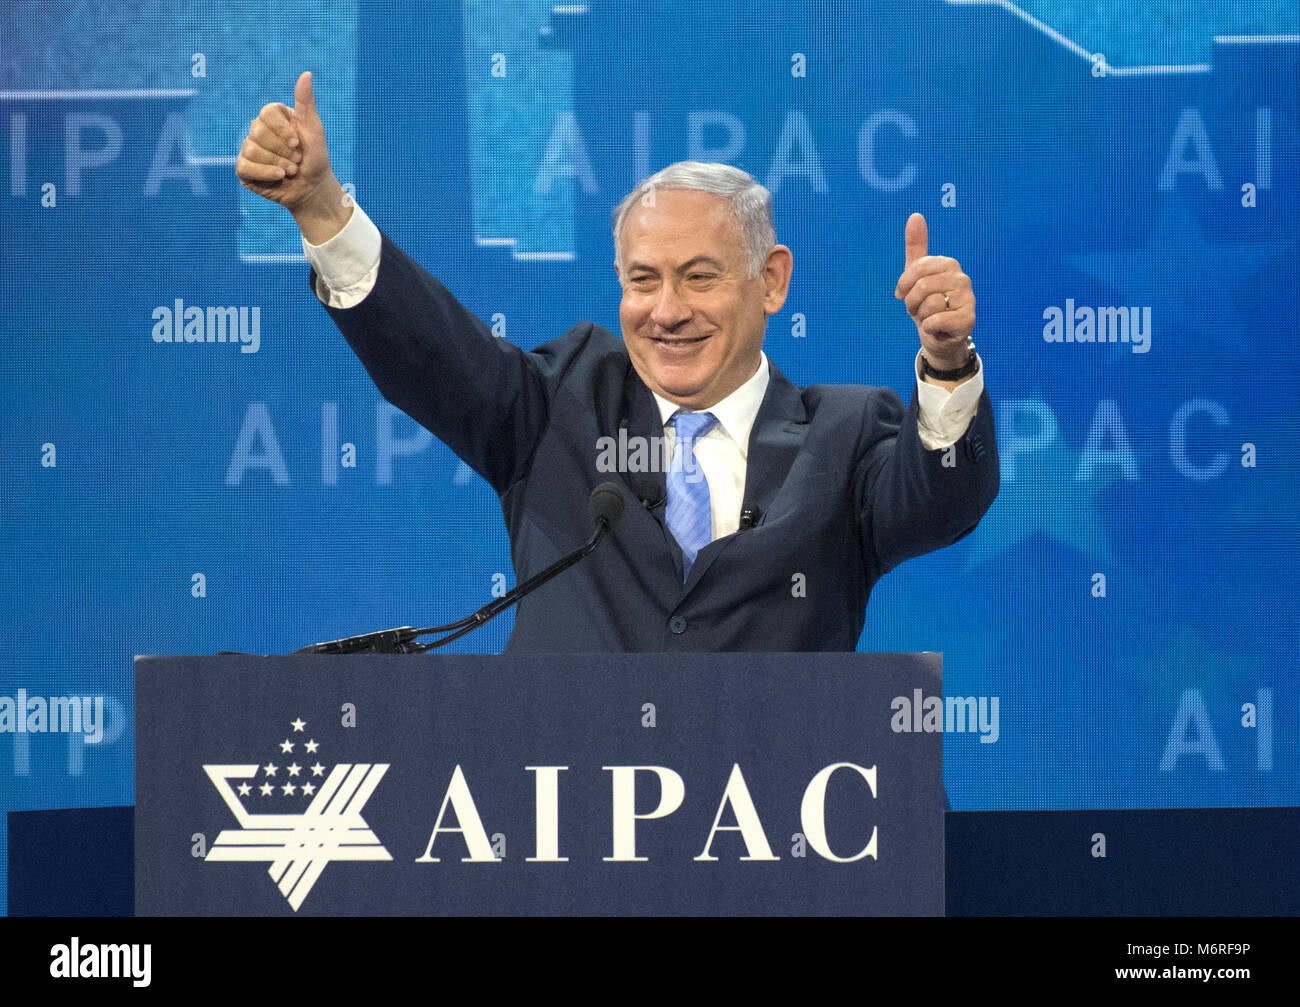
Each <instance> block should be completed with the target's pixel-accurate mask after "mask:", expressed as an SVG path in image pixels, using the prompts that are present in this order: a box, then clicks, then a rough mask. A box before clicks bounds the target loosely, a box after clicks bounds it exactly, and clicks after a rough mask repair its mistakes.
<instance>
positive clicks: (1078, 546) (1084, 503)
mask: <svg viewBox="0 0 1300 1007" xmlns="http://www.w3.org/2000/svg"><path fill="white" fill-rule="evenodd" d="M1135 454H1136V455H1137V458H1138V470H1139V471H1141V467H1142V460H1143V458H1144V455H1149V453H1144V452H1135ZM1079 456H1080V452H1078V451H1074V450H1071V449H1070V448H1069V447H1068V445H1067V444H1066V443H1065V441H1064V440H1063V438H1062V437H1061V436H1060V435H1058V436H1057V437H1056V439H1055V440H1054V441H1052V443H1051V444H1050V445H1048V446H1047V447H1046V448H1043V449H1041V450H1039V451H1031V452H1027V453H1025V454H1022V455H1019V456H1018V457H1017V458H1016V461H1015V477H1014V478H1008V474H1009V473H1008V472H1006V470H1005V467H1004V473H1003V477H1002V485H1001V488H1000V489H999V491H998V498H997V499H996V500H994V501H993V506H992V507H990V508H989V511H988V513H987V514H986V515H984V519H983V520H982V521H981V522H980V523H979V527H978V528H976V529H975V531H974V532H972V533H971V536H970V548H969V550H968V551H967V553H966V569H967V570H970V569H971V568H972V567H975V566H977V565H979V564H980V563H984V562H987V561H989V560H991V559H993V558H995V557H997V556H1000V555H1001V554H1002V553H1004V552H1007V551H1008V550H1010V549H1012V548H1014V547H1015V546H1018V545H1020V544H1021V543H1023V542H1024V541H1025V540H1026V539H1030V538H1032V537H1033V536H1035V535H1038V534H1042V535H1045V536H1047V537H1048V538H1053V539H1056V540H1057V541H1058V542H1061V543H1063V544H1064V545H1067V546H1070V547H1071V548H1072V549H1075V550H1077V551H1078V552H1080V553H1082V554H1083V555H1085V556H1088V557H1091V558H1092V559H1094V560H1096V561H1097V562H1098V563H1102V564H1113V563H1114V562H1115V553H1114V550H1113V549H1112V548H1111V544H1110V539H1109V537H1108V536H1107V534H1106V529H1105V526H1104V523H1103V521H1102V511H1103V510H1104V509H1105V508H1104V507H1099V506H1098V504H1097V497H1098V496H1099V495H1100V494H1101V493H1102V492H1103V491H1104V490H1106V489H1108V488H1109V487H1111V486H1112V485H1114V484H1115V483H1117V482H1120V483H1122V482H1124V476H1123V473H1122V472H1121V470H1120V467H1119V466H1117V465H1098V466H1097V467H1096V468H1095V469H1094V470H1093V472H1092V475H1091V477H1090V478H1088V479H1084V480H1079V479H1076V478H1075V476H1076V473H1077V472H1078V470H1079Z"/></svg>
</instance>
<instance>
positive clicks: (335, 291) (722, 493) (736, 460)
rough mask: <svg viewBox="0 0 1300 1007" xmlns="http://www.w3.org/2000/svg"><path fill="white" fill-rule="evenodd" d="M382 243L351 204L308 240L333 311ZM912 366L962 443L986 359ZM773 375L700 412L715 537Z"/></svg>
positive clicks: (729, 523) (738, 493) (371, 266)
mask: <svg viewBox="0 0 1300 1007" xmlns="http://www.w3.org/2000/svg"><path fill="white" fill-rule="evenodd" d="M382 246H383V240H382V238H381V237H380V234H379V228H377V227H376V226H375V224H374V222H373V221H372V220H371V219H370V218H369V217H368V216H366V214H365V212H364V211H363V210H362V209H361V207H360V206H357V205H354V206H353V210H352V216H351V217H349V218H348V222H347V223H346V224H344V225H343V229H342V230H341V231H339V233H338V234H336V235H334V237H332V238H330V239H329V240H328V241H326V242H323V243H322V244H319V245H312V244H309V243H308V241H307V239H306V238H303V239H302V249H303V253H304V254H305V255H306V256H307V260H308V261H309V262H310V263H311V264H312V267H313V268H314V269H315V270H316V296H317V297H318V298H320V300H321V301H322V302H323V303H325V304H328V305H329V306H330V307H332V308H351V307H354V306H355V305H357V304H359V303H360V302H361V301H362V300H363V299H364V298H365V296H366V295H367V294H369V293H370V291H371V290H372V289H373V288H374V285H375V279H376V277H378V275H379V255H380V250H381V248H382ZM912 366H913V370H914V371H915V372H916V379H917V384H916V394H917V400H918V401H917V421H918V428H919V429H918V433H919V434H920V437H921V443H922V444H923V445H924V446H925V448H926V450H928V451H936V450H938V449H939V448H944V447H947V446H948V445H949V444H953V443H955V442H956V441H957V440H959V439H960V438H961V436H962V435H963V434H964V433H965V432H966V428H967V427H968V426H969V425H970V421H971V420H972V419H973V418H974V417H975V412H976V409H977V407H978V406H979V399H980V395H981V393H982V392H983V391H984V361H982V360H981V361H980V362H979V370H977V371H976V372H975V373H974V374H973V375H972V376H971V377H970V378H968V379H967V380H966V381H963V382H962V383H961V384H960V385H958V386H957V387H956V388H954V389H953V390H952V391H948V389H946V388H942V387H940V386H939V385H932V384H929V383H928V382H926V381H924V380H922V378H921V353H920V351H919V350H918V351H917V354H916V359H915V361H913V365H912ZM769 376H770V371H769V363H768V359H767V355H766V354H762V359H761V360H760V361H759V364H758V369H757V370H755V372H754V375H753V377H751V378H750V379H749V380H748V381H746V382H745V383H744V384H743V385H741V386H740V387H739V388H737V389H736V390H735V391H734V392H732V393H731V394H730V395H728V396H727V397H726V398H725V399H723V400H722V401H721V402H718V403H716V404H714V405H712V406H710V407H708V408H707V409H700V410H696V411H697V412H710V413H712V414H713V415H714V416H716V417H717V419H718V422H717V424H716V425H715V426H714V427H713V429H711V430H710V431H709V432H708V433H707V434H705V435H704V436H703V437H701V438H699V439H698V440H696V442H695V457H696V460H697V461H698V462H699V465H700V468H701V469H702V470H703V471H704V476H705V478H706V479H708V481H709V501H710V506H711V510H712V513H713V538H715V539H717V538H721V537H722V536H724V535H730V534H731V533H732V532H734V531H736V530H737V529H738V528H739V527H740V511H741V508H742V507H743V506H744V501H743V500H742V497H743V495H744V492H745V470H746V465H747V464H748V462H747V455H748V451H749V434H750V431H751V430H752V429H753V427H754V420H755V418H756V417H757V416H758V409H759V406H761V405H762V404H763V395H764V394H765V393H766V391H767V383H768V379H769ZM655 401H656V402H657V403H658V405H659V414H660V418H661V419H662V420H663V421H664V423H665V427H664V438H665V445H664V449H665V455H664V459H665V460H666V459H667V458H671V457H672V450H673V444H674V441H675V434H676V431H675V429H674V428H673V427H671V426H667V425H666V424H667V422H668V418H669V417H670V416H672V415H673V413H675V412H676V411H677V410H678V409H679V408H680V407H679V406H678V405H677V404H676V403H674V402H670V401H669V400H668V399H665V398H663V397H662V396H659V395H655ZM665 468H666V464H665Z"/></svg>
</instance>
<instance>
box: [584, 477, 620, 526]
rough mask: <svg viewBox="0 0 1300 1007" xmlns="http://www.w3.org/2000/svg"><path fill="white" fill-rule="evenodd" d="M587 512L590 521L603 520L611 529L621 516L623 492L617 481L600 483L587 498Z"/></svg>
mask: <svg viewBox="0 0 1300 1007" xmlns="http://www.w3.org/2000/svg"><path fill="white" fill-rule="evenodd" d="M587 512H588V513H589V514H590V515H591V520H592V522H593V523H594V522H596V521H603V522H604V523H605V527H606V528H610V529H612V528H613V527H614V525H616V524H618V519H619V518H621V517H622V516H623V494H622V492H620V490H619V488H618V484H617V483H601V484H600V485H599V486H597V487H596V488H595V489H594V490H592V491H591V496H590V497H588V498H587Z"/></svg>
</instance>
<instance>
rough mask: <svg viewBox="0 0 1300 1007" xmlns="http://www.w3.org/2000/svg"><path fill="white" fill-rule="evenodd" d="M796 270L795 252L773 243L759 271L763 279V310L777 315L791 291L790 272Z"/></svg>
mask: <svg viewBox="0 0 1300 1007" xmlns="http://www.w3.org/2000/svg"><path fill="white" fill-rule="evenodd" d="M793 271H794V253H793V252H792V251H790V249H789V248H787V247H786V246H785V245H773V246H772V247H771V249H770V250H769V251H768V253H767V259H766V260H765V261H764V262H763V268H762V269H761V270H760V271H759V274H758V275H759V277H760V278H761V279H762V281H763V311H764V313H765V314H768V315H775V314H776V313H777V312H778V311H780V310H781V306H782V305H783V304H785V299H786V295H787V294H789V292H790V274H791V273H792V272H793Z"/></svg>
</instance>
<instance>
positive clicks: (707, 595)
mask: <svg viewBox="0 0 1300 1007" xmlns="http://www.w3.org/2000/svg"><path fill="white" fill-rule="evenodd" d="M236 174H237V175H238V176H239V179H240V181H241V182H242V183H243V184H244V185H245V186H246V187H247V188H249V189H251V190H252V191H254V192H256V193H258V194H259V195H262V196H264V197H266V198H267V199H271V200H273V201H275V202H277V203H280V204H281V205H283V206H285V207H286V208H287V209H288V210H289V211H290V212H291V213H292V214H293V216H294V220H295V221H296V222H297V224H298V226H299V228H300V230H301V231H302V235H303V248H304V250H305V252H306V254H307V257H308V259H309V260H310V261H311V263H312V266H313V269H312V274H311V284H312V289H313V290H314V292H315V293H316V295H317V297H319V298H320V300H321V301H322V302H323V303H324V304H325V306H326V310H327V311H328V312H329V314H330V315H331V317H332V318H333V319H334V321H335V323H336V324H337V325H338V327H339V329H340V330H341V331H342V332H343V334H344V336H345V337H346V338H347V340H348V342H349V344H350V345H351V346H352V348H353V349H354V350H355V352H356V353H357V355H358V356H359V357H360V358H361V360H362V362H363V363H364V365H365V367H366V369H367V371H368V372H369V373H370V375H371V377H372V378H373V379H374V381H375V383H376V385H378V387H379V389H380V390H381V391H382V392H383V394H384V396H385V398H387V399H388V400H389V401H390V402H392V403H393V404H394V405H396V406H397V407H399V408H400V409H402V410H403V411H405V412H406V413H407V414H408V415H410V416H411V417H412V418H413V419H415V420H416V421H417V422H419V423H421V424H422V425H423V426H425V427H426V428H428V429H429V430H430V431H432V432H433V433H434V434H435V435H436V436H437V437H439V438H440V439H441V440H443V441H444V442H445V443H446V444H447V445H448V446H449V447H450V448H451V449H452V450H453V451H455V452H456V454H458V455H459V456H460V457H461V458H462V459H464V460H465V461H466V462H467V463H468V464H469V465H470V466H471V467H472V468H474V470H475V471H477V472H478V473H479V474H480V475H482V476H483V477H484V478H485V479H486V480H487V481H488V482H489V483H490V484H491V486H492V487H493V489H494V490H496V492H497V493H498V495H499V496H500V499H501V506H502V511H503V514H504V517H505V522H506V528H507V531H508V532H509V535H510V542H511V552H512V558H513V563H514V567H515V574H516V577H517V578H518V580H519V581H523V580H525V579H526V578H528V577H530V576H532V575H533V574H535V573H537V572H538V571H540V570H542V569H543V568H545V567H546V566H548V565H549V564H551V563H553V562H554V561H555V560H556V559H558V558H559V557H560V556H562V555H563V554H565V553H566V552H568V551H570V550H571V549H573V548H574V547H575V546H576V545H577V544H578V543H581V542H582V541H583V540H585V539H586V538H587V536H588V534H589V532H590V518H589V517H588V515H587V496H588V494H589V493H590V491H591V489H592V488H593V487H594V486H595V485H597V484H598V483H601V482H605V481H607V480H608V479H609V478H610V476H609V475H607V474H606V472H605V470H604V469H603V467H602V466H601V465H600V464H599V459H600V458H601V457H602V452H601V450H600V445H602V444H608V443H610V442H617V443H620V444H639V445H660V446H662V449H663V455H662V457H660V458H657V459H652V461H654V462H655V463H654V464H631V463H628V464H622V465H620V466H619V467H618V469H617V478H616V482H617V483H618V484H619V485H620V486H621V488H622V492H623V493H624V495H625V497H626V501H627V504H626V507H625V514H624V517H623V518H622V521H621V522H620V523H619V525H618V527H617V528H616V529H615V532H614V534H613V535H612V536H611V537H610V539H609V540H608V541H607V542H606V543H604V544H602V545H601V547H600V548H599V549H597V550H596V551H595V552H594V553H592V555H591V556H589V557H588V558H587V559H586V560H584V561H583V563H581V564H579V565H578V566H576V567H574V568H572V569H571V570H569V571H567V572H566V573H565V574H564V575H563V576H561V577H559V578H557V579H556V580H553V581H551V582H549V583H547V584H546V585H544V586H543V587H542V588H540V589H539V590H537V591H536V592H534V593H533V594H531V595H529V596H528V597H527V598H525V599H524V600H523V602H521V603H520V606H519V611H518V615H517V617H516V620H515V628H514V631H513V632H512V634H511V636H510V640H509V643H508V644H507V647H506V649H507V650H508V651H552V652H576V651H633V650H651V651H674V650H676V651H701V650H705V651H707V650H771V651H775V650H795V651H801V650H809V651H812V650H853V649H854V648H855V647H856V645H857V642H858V636H859V635H860V633H861V631H862V626H863V621H864V609H865V606H866V603H867V598H868V596H869V595H870V592H871V587H872V585H873V584H874V583H875V581H876V580H877V579H878V578H879V577H880V576H881V575H883V574H884V573H885V572H887V571H888V570H889V569H891V568H892V567H894V566H895V565H897V564H898V563H900V562H902V561H903V560H905V559H907V558H909V557H911V556H916V555H919V554H921V553H924V552H928V551H930V550H933V549H938V548H941V547H943V546H945V545H948V544H950V543H952V542H955V541H956V540H957V539H959V538H961V537H963V536H964V535H967V534H969V533H970V532H971V531H972V530H973V529H974V528H975V526H976V524H977V523H978V521H979V519H980V517H981V516H982V515H983V514H984V512H985V511H986V510H987V509H988V506H989V505H990V503H991V502H992V500H993V498H994V496H995V495H996V494H997V489H998V460H997V448H996V443H995V439H994V430H993V420H992V415H991V412H992V410H991V406H990V403H989V400H988V395H987V393H986V392H985V391H984V387H983V370H982V364H981V362H980V359H979V357H978V356H976V355H975V352H974V346H973V344H972V343H971V341H970V334H971V331H972V329H973V327H974V323H975V299H974V296H973V293H972V291H971V284H970V279H969V278H968V277H967V276H966V275H965V273H963V272H962V271H961V267H960V264H958V263H957V261H956V260H955V259H951V258H947V257H943V256H932V255H929V254H928V250H927V240H928V239H927V233H926V226H925V221H924V219H923V218H922V217H921V216H920V215H919V214H913V215H912V216H911V217H910V218H909V219H908V221H907V225H906V229H905V235H904V262H905V268H904V270H903V272H902V275H901V276H900V277H899V278H898V281H897V283H896V285H895V290H894V294H895V296H896V297H898V298H899V299H901V300H903V301H904V302H905V303H906V306H907V311H908V313H909V315H910V316H911V318H912V319H913V321H914V322H915V324H916V327H917V331H918V334H919V337H920V342H921V349H920V351H919V352H918V353H917V356H916V363H915V366H916V370H917V384H916V386H915V388H914V393H913V397H912V403H911V405H910V406H909V407H908V408H906V409H904V408H903V405H902V402H901V400H900V399H899V397H898V395H897V394H895V393H894V392H893V391H892V390H891V389H888V388H876V387H869V386H861V385H812V386H809V387H807V388H796V387H795V386H794V385H792V384H791V383H790V382H789V381H788V380H787V379H786V378H785V376H784V375H782V374H781V372H780V371H779V370H778V369H777V368H776V367H775V366H773V365H772V363H771V361H769V360H768V359H767V357H766V355H765V354H764V353H763V350H762V346H763V334H764V330H765V327H766V322H767V318H768V316H769V315H772V314H775V313H776V312H777V311H779V310H780V309H781V307H782V305H783V304H784V303H785V299H786V294H787V292H788V290H789V284H790V275H791V271H792V269H793V261H794V257H793V254H792V253H791V251H790V249H788V248H786V247H785V246H784V245H779V244H777V243H776V237H775V233H774V231H773V227H772V214H771V196H770V194H769V193H768V192H767V190H766V189H764V188H763V187H762V186H761V185H759V184H758V183H757V182H755V181H754V180H753V179H752V178H751V177H750V176H749V175H747V174H746V173H745V172H743V171H740V170H739V169H737V168H733V167H730V166H728V165H722V164H701V163H696V162H681V163H679V164H675V165H671V166H669V167H668V168H665V169H664V170H663V171H661V172H659V173H658V174H656V175H653V176H651V178H649V179H647V180H646V181H644V182H643V183H641V185H639V186H638V187H637V188H636V189H635V190H634V191H633V192H631V193H629V194H628V196H627V197H626V198H625V199H624V200H623V202H622V203H621V204H620V205H619V206H618V207H617V209H616V210H615V212H614V222H613V223H614V247H615V269H616V271H617V274H618V277H619V282H620V283H621V285H622V291H623V294H622V302H621V305H620V309H619V322H620V325H621V327H622V330H623V338H622V339H621V340H620V339H619V338H618V337H616V336H614V335H613V334H612V333H610V332H608V331H606V330H605V329H603V328H601V327H600V326H598V325H594V324H592V323H590V322H582V323H579V324H578V325H575V326H574V327H573V328H572V329H570V330H569V331H568V332H567V333H565V334H564V335H563V336H561V337H560V338H558V339H555V340H553V341H551V342H549V343H545V344H544V345H542V346H539V347H537V348H536V349H534V350H532V351H528V352H525V351H523V350H521V349H519V348H518V347H515V346H513V345H511V344H510V343H508V342H506V341H505V340H502V339H496V338H494V337H493V336H492V334H491V332H490V331H489V330H488V328H487V326H486V325H485V324H484V323H483V322H482V321H481V320H480V319H478V318H477V317H475V316H474V315H473V314H471V313H470V312H469V311H467V310H466V309H465V308H464V307H463V306H462V305H461V304H460V303H459V302H458V301H457V300H456V299H455V297H453V296H452V295H451V293H450V292H449V291H447V289H446V288H445V287H443V286H442V284H440V283H439V282H438V281H437V280H436V279H434V278H433V277H432V276H430V275H429V274H428V273H427V272H426V271H425V270H424V269H422V268H421V267H420V266H419V265H418V264H416V263H415V262H413V261H412V260H411V259H410V258H409V257H407V256H406V255H405V254H404V253H403V252H402V251H401V250H400V249H399V248H398V247H397V246H396V245H394V244H393V243H392V241H391V240H390V239H389V238H388V237H387V236H385V235H384V234H382V233H381V232H380V231H379V229H378V228H377V227H375V225H374V224H373V223H372V222H371V221H370V219H369V218H368V217H367V216H366V215H365V213H364V212H362V210H361V209H360V207H355V206H353V205H352V204H351V201H350V200H347V199H345V198H344V197H343V192H342V189H341V187H340V186H339V183H338V181H337V179H335V178H334V176H333V174H332V172H331V171H330V168H329V155H328V152H327V149H326V145H325V132H324V126H323V124H322V123H321V120H320V118H319V116H318V114H317V112H316V107H315V102H314V99H313V96H312V91H311V78H310V74H303V75H302V76H301V77H300V78H299V80H298V83H297V86H296V89H295V101H294V107H293V108H292V109H291V108H288V107H287V106H285V105H282V104H279V103H272V104H269V105H267V106H265V107H264V108H263V109H262V111H261V112H260V114H259V115H258V117H257V119H255V120H254V121H253V123H252V126H251V128H250V130H249V134H248V138H247V139H246V140H245V142H244V145H243V147H242V148H241V150H240V156H239V158H238V162H237V164H236ZM628 457H644V454H643V453H642V455H630V456H628Z"/></svg>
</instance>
